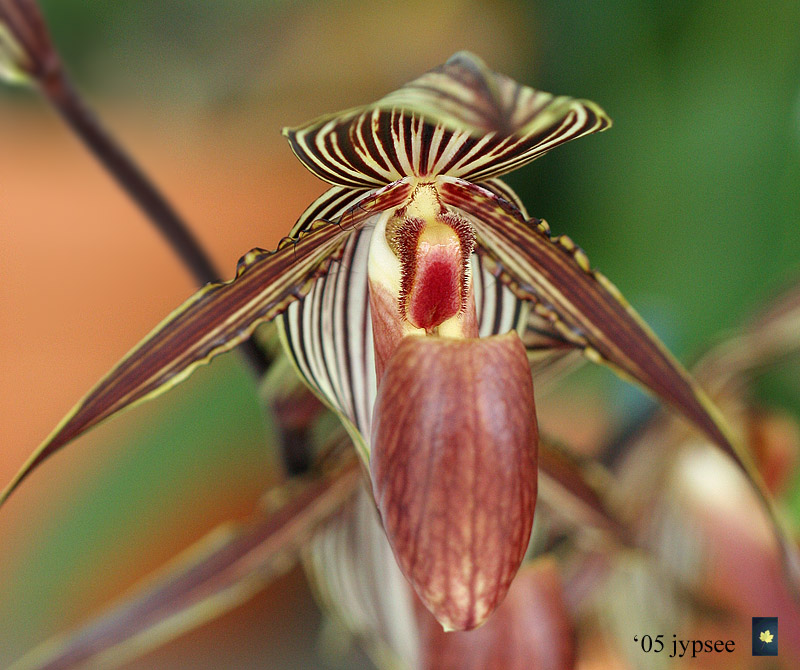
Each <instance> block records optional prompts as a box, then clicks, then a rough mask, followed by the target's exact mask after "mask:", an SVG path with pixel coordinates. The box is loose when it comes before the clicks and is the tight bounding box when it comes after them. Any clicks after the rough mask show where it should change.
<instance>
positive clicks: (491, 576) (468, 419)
mask: <svg viewBox="0 0 800 670" xmlns="http://www.w3.org/2000/svg"><path fill="white" fill-rule="evenodd" d="M536 441H537V432H536V417H535V411H534V403H533V385H532V383H531V375H530V371H529V369H528V363H527V358H526V356H525V349H524V347H523V346H522V343H521V341H520V339H519V336H518V335H517V334H516V333H513V332H512V333H507V334H506V335H499V336H495V337H491V338H484V339H477V338H476V339H463V340H462V339H448V338H441V337H419V336H410V337H407V338H405V339H404V340H403V341H402V342H401V343H400V345H399V346H398V347H397V349H396V351H395V353H394V355H393V356H392V357H391V359H390V360H389V362H388V364H387V366H386V369H385V371H384V375H383V377H382V379H381V383H380V388H379V390H378V398H377V401H376V403H375V411H374V418H373V425H372V454H371V458H370V470H371V474H372V482H373V493H374V495H375V500H376V503H377V505H378V509H379V511H380V513H381V519H382V520H383V527H384V529H385V531H386V535H387V537H388V538H389V543H390V544H391V545H392V549H393V550H394V554H395V557H396V558H397V562H398V564H399V565H400V568H401V569H402V570H403V573H404V574H405V575H406V577H407V578H408V579H409V581H410V582H411V583H412V585H413V586H414V589H415V590H416V592H417V594H418V595H419V597H420V599H421V600H422V602H423V603H424V604H425V606H426V607H427V608H428V609H429V610H430V611H431V612H432V613H433V615H434V616H435V617H436V618H437V619H438V621H439V622H440V623H441V624H442V625H443V626H444V627H445V628H446V629H450V630H467V629H471V628H475V627H476V626H479V625H480V624H481V623H482V622H483V621H484V620H485V619H486V618H487V617H488V616H489V615H490V614H491V612H492V611H494V609H495V608H496V607H497V606H498V604H499V603H500V602H501V601H502V599H503V597H504V596H505V593H506V591H507V590H508V587H509V584H510V583H511V580H512V579H513V577H514V575H515V574H516V572H517V569H518V567H519V565H520V562H521V561H522V557H523V555H524V553H525V550H526V548H527V545H528V538H529V536H530V530H531V522H532V520H533V510H534V505H535V501H536Z"/></svg>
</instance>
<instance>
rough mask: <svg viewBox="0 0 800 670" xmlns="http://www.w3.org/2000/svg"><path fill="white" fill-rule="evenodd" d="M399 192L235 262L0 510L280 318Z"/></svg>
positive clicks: (55, 441) (71, 418)
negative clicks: (75, 449) (43, 474)
mask: <svg viewBox="0 0 800 670" xmlns="http://www.w3.org/2000/svg"><path fill="white" fill-rule="evenodd" d="M407 191H408V187H407V185H406V184H404V183H402V182H400V183H398V184H394V185H391V186H389V187H386V188H385V189H382V190H381V191H380V192H378V193H376V194H369V195H367V196H365V198H364V199H362V201H361V202H359V203H358V205H357V206H356V207H355V208H353V209H351V210H348V212H347V213H346V214H345V215H344V216H343V217H341V219H340V220H339V221H336V222H328V221H324V220H320V221H318V222H317V223H315V224H313V225H312V226H310V227H309V228H308V230H307V232H305V233H304V234H302V235H300V236H299V237H297V238H286V239H284V240H283V241H282V242H281V243H280V244H279V245H278V248H277V249H276V250H275V251H272V252H268V251H264V250H262V249H255V250H253V251H251V252H250V253H249V254H247V255H246V256H244V257H243V258H242V260H241V261H240V262H239V266H238V268H237V271H236V277H235V279H233V280H231V281H228V282H223V283H220V284H209V285H208V286H206V287H205V288H203V289H201V290H200V291H198V292H197V293H196V294H195V295H193V296H192V297H191V298H189V300H187V301H186V302H185V303H184V304H183V305H181V306H180V307H179V308H178V309H177V310H175V311H174V312H173V313H172V314H170V316H168V317H167V318H166V319H165V320H164V321H163V322H162V323H161V324H160V325H158V326H157V327H156V328H155V329H154V330H153V331H152V332H151V333H150V334H149V335H148V336H147V337H146V338H145V339H144V340H143V341H142V342H140V343H139V344H138V345H137V346H136V347H135V348H134V349H133V350H132V351H131V352H130V353H129V354H128V355H127V356H126V357H125V358H123V359H122V361H120V362H119V363H118V364H117V366H116V367H115V368H114V369H113V370H112V371H111V372H110V373H109V374H108V375H106V376H105V377H104V378H103V379H102V380H101V381H100V382H99V383H98V384H97V386H95V387H94V388H93V389H92V390H91V391H90V392H89V393H88V395H86V396H85V397H84V398H83V400H81V401H80V402H79V403H78V405H76V406H75V407H74V408H73V410H72V411H71V412H70V413H69V414H68V415H67V417H65V419H63V420H62V422H61V423H60V424H59V426H58V427H57V428H56V429H55V430H54V431H53V433H51V435H50V436H49V437H48V438H47V439H46V440H45V442H44V443H43V444H42V445H41V446H40V447H39V448H38V449H37V450H36V452H34V454H33V456H32V457H31V458H30V459H29V460H28V462H27V463H26V464H25V465H24V466H23V468H22V470H21V471H20V472H19V473H18V474H17V475H16V477H15V478H14V480H13V481H12V482H11V484H10V485H9V486H8V487H7V488H6V489H5V490H4V491H3V493H2V494H1V495H0V504H2V503H3V502H4V501H5V500H6V499H7V498H8V496H9V495H10V494H11V492H12V491H13V490H14V489H15V488H16V487H17V486H19V484H20V483H21V482H22V480H23V479H24V478H25V477H27V476H28V475H29V474H30V473H31V472H32V470H33V469H34V468H36V467H37V466H38V465H39V464H40V463H42V462H43V461H44V460H45V459H46V458H48V457H49V456H50V455H52V454H53V453H55V452H56V451H57V450H58V449H60V448H61V447H63V446H64V445H65V444H67V443H68V442H69V441H70V440H72V439H74V438H75V437H77V436H78V435H80V434H81V433H83V432H84V431H85V430H87V429H89V428H91V427H92V426H94V425H96V424H98V423H99V422H101V421H103V420H105V419H107V418H108V417H110V416H112V415H113V414H115V413H116V412H118V411H120V410H122V409H125V408H126V407H130V406H131V405H133V404H135V403H137V402H140V401H142V400H145V399H148V398H152V397H155V396H156V395H158V394H160V393H163V392H164V391H166V390H167V389H169V388H171V387H172V386H174V385H175V384H177V383H178V382H180V381H182V380H183V379H185V378H186V377H187V376H188V375H189V374H190V373H191V372H192V371H193V370H194V369H195V368H197V367H198V366H199V365H202V364H204V363H207V362H208V361H210V360H211V358H213V357H214V356H216V355H218V354H220V353H223V352H225V351H229V350H230V349H232V348H233V347H235V346H236V345H237V344H238V343H240V342H242V341H243V340H245V339H247V338H248V337H249V336H250V335H251V333H252V332H253V330H254V329H255V328H256V326H257V325H258V324H259V323H262V322H264V321H267V320H269V319H271V318H273V317H275V316H276V315H277V314H279V313H281V312H282V311H284V310H285V309H286V308H287V307H288V305H289V304H290V303H291V302H292V301H294V300H297V299H298V298H299V297H302V296H303V295H304V294H305V292H306V291H307V290H308V289H309V287H310V283H309V280H310V279H311V278H313V277H314V276H315V275H316V274H318V273H320V272H324V271H325V270H326V269H327V264H328V263H329V261H330V260H331V258H332V257H333V256H334V255H335V254H336V253H337V252H338V250H339V249H340V248H341V246H342V243H343V242H344V241H345V240H346V238H347V236H348V235H349V234H351V233H352V232H353V230H355V229H357V228H358V227H359V226H361V225H363V223H364V221H366V220H367V219H369V218H370V217H371V216H372V215H373V214H374V213H375V212H378V211H381V210H382V209H387V208H392V207H396V206H397V205H398V204H399V203H400V202H402V201H403V200H404V198H405V197H406V196H407Z"/></svg>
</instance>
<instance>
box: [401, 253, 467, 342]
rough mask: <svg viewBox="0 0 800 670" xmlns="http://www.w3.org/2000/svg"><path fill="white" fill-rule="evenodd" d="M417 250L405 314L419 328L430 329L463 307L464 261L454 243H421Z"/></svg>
mask: <svg viewBox="0 0 800 670" xmlns="http://www.w3.org/2000/svg"><path fill="white" fill-rule="evenodd" d="M418 252H421V253H419V255H418V257H417V264H416V268H415V273H414V284H413V286H412V287H411V291H410V293H409V294H408V295H407V296H406V317H407V318H408V320H409V321H411V323H413V324H414V325H415V326H416V327H417V328H424V329H425V330H427V331H430V330H432V329H433V328H436V326H438V325H440V324H441V323H442V322H444V321H446V320H447V319H449V318H451V317H452V316H455V315H456V314H458V311H459V310H460V309H461V304H462V285H463V277H462V273H463V264H462V262H461V253H460V250H459V249H458V247H457V246H455V245H443V244H436V245H428V244H425V243H422V244H420V248H418Z"/></svg>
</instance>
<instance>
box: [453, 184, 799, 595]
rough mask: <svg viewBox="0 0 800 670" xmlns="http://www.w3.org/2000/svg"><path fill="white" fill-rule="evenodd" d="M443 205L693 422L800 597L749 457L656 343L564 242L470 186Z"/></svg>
mask: <svg viewBox="0 0 800 670" xmlns="http://www.w3.org/2000/svg"><path fill="white" fill-rule="evenodd" d="M440 193H441V195H442V200H443V201H444V202H446V203H447V204H449V205H451V206H453V207H456V208H458V209H460V210H461V211H462V212H464V213H465V214H467V215H471V216H472V222H473V225H475V228H476V234H477V237H478V245H479V249H482V250H483V251H484V253H485V254H486V256H487V261H488V260H489V259H491V260H493V261H494V262H495V263H496V264H497V267H498V269H499V270H500V271H501V272H502V274H503V277H504V280H505V281H506V282H507V283H508V284H509V286H511V287H512V289H513V290H514V292H515V293H516V294H517V295H518V296H519V297H522V298H527V299H528V300H530V301H531V302H532V303H533V304H534V309H535V310H536V312H537V313H539V314H540V315H542V316H544V317H545V318H548V319H549V320H551V321H552V323H553V325H555V326H556V327H557V328H558V329H559V331H560V332H561V333H562V335H563V336H564V337H565V338H566V339H567V340H569V341H571V342H572V343H573V344H574V345H575V346H577V347H579V348H581V349H582V350H583V351H584V354H585V355H586V356H587V357H588V358H589V359H590V360H593V361H596V362H602V363H605V364H607V365H609V366H611V367H612V368H613V369H615V370H617V371H618V372H620V373H622V374H623V375H625V376H627V377H630V378H632V379H634V380H636V381H637V382H639V383H640V384H641V385H642V386H644V387H645V388H646V389H648V390H649V391H650V392H652V393H654V394H656V395H657V396H659V397H660V398H661V399H662V400H664V401H666V402H667V403H669V404H670V405H672V406H673V407H675V408H676V409H678V410H679V411H680V412H681V413H682V414H683V415H684V416H686V417H687V418H688V419H690V420H691V421H693V422H694V423H695V424H696V425H697V426H698V427H699V428H700V429H702V430H703V431H704V432H705V434H706V435H707V436H708V437H709V438H710V440H711V441H712V442H713V443H714V444H715V445H717V446H718V447H719V448H720V449H722V450H723V451H724V452H725V453H727V454H728V455H729V456H730V457H731V458H733V459H734V461H735V462H736V463H737V464H738V466H739V467H740V468H741V469H742V471H743V472H744V473H745V475H746V476H747V478H748V480H749V481H750V482H751V484H752V485H753V487H754V489H755V490H756V491H757V492H758V494H759V498H760V499H761V501H762V503H763V505H764V507H765V509H766V510H767V511H768V514H769V517H770V520H771V522H772V524H773V527H774V529H775V533H776V537H777V538H778V539H779V541H780V543H781V549H782V553H783V559H784V565H785V568H786V570H787V574H788V575H789V576H790V579H791V580H792V582H793V585H794V587H795V589H796V590H797V592H798V593H800V558H798V553H797V549H796V547H794V546H793V545H792V543H791V542H790V540H789V537H788V534H787V532H786V531H785V530H784V529H783V526H782V523H781V522H780V520H779V517H778V516H777V514H776V512H775V509H774V507H773V505H772V503H771V501H770V499H769V495H768V494H767V492H766V489H765V487H764V485H763V482H762V480H761V477H760V475H759V474H758V472H757V471H756V469H755V467H754V466H753V464H752V459H751V457H750V455H749V453H748V452H747V451H746V450H745V449H744V448H743V447H742V446H741V445H740V444H739V443H738V442H737V440H736V439H735V438H733V437H732V436H731V435H730V431H729V429H728V427H727V426H726V424H725V421H724V420H723V419H722V416H721V414H720V413H719V410H717V409H716V407H715V406H714V404H713V403H712V402H711V401H710V400H709V399H708V397H707V396H706V394H705V393H704V392H703V390H702V389H701V388H700V387H699V386H698V385H697V384H696V383H695V382H694V380H693V379H692V377H691V376H690V375H689V374H688V373H687V372H686V370H685V369H684V368H683V366H681V364H680V363H678V361H676V360H675V359H674V358H673V357H672V356H671V354H670V353H669V352H668V351H667V349H666V348H665V347H664V346H663V345H662V344H661V343H660V342H659V340H658V339H657V338H656V336H655V335H654V334H653V332H652V331H651V330H650V329H649V328H648V327H647V325H646V324H645V323H644V322H643V321H642V319H641V318H640V317H639V316H638V314H636V312H635V311H634V310H633V309H632V308H631V307H630V306H629V305H628V303H627V302H626V301H625V299H624V298H623V297H622V296H621V295H620V293H619V291H618V290H617V289H616V287H614V285H613V284H611V282H609V281H608V279H606V278H605V277H604V276H603V275H601V274H600V273H598V272H596V271H594V270H592V269H591V267H590V266H589V261H588V258H587V257H586V255H585V254H584V252H583V251H582V250H581V249H580V248H579V247H577V246H576V245H575V244H574V243H573V242H572V240H570V239H569V238H568V237H551V236H550V230H549V227H548V226H547V224H546V223H544V222H542V221H537V220H535V219H534V220H530V221H526V220H525V219H524V218H523V217H522V216H521V215H520V214H519V212H517V211H516V210H515V209H514V208H513V207H511V206H510V205H509V204H508V203H507V202H506V201H504V200H501V199H499V198H498V197H497V196H496V195H494V194H492V193H490V192H489V191H487V190H486V189H483V188H481V187H479V186H476V185H474V184H470V183H468V182H465V181H463V180H460V179H454V178H442V179H441V184H440Z"/></svg>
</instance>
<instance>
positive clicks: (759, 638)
mask: <svg viewBox="0 0 800 670" xmlns="http://www.w3.org/2000/svg"><path fill="white" fill-rule="evenodd" d="M777 655H778V617H776V616H754V617H753V656H777Z"/></svg>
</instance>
